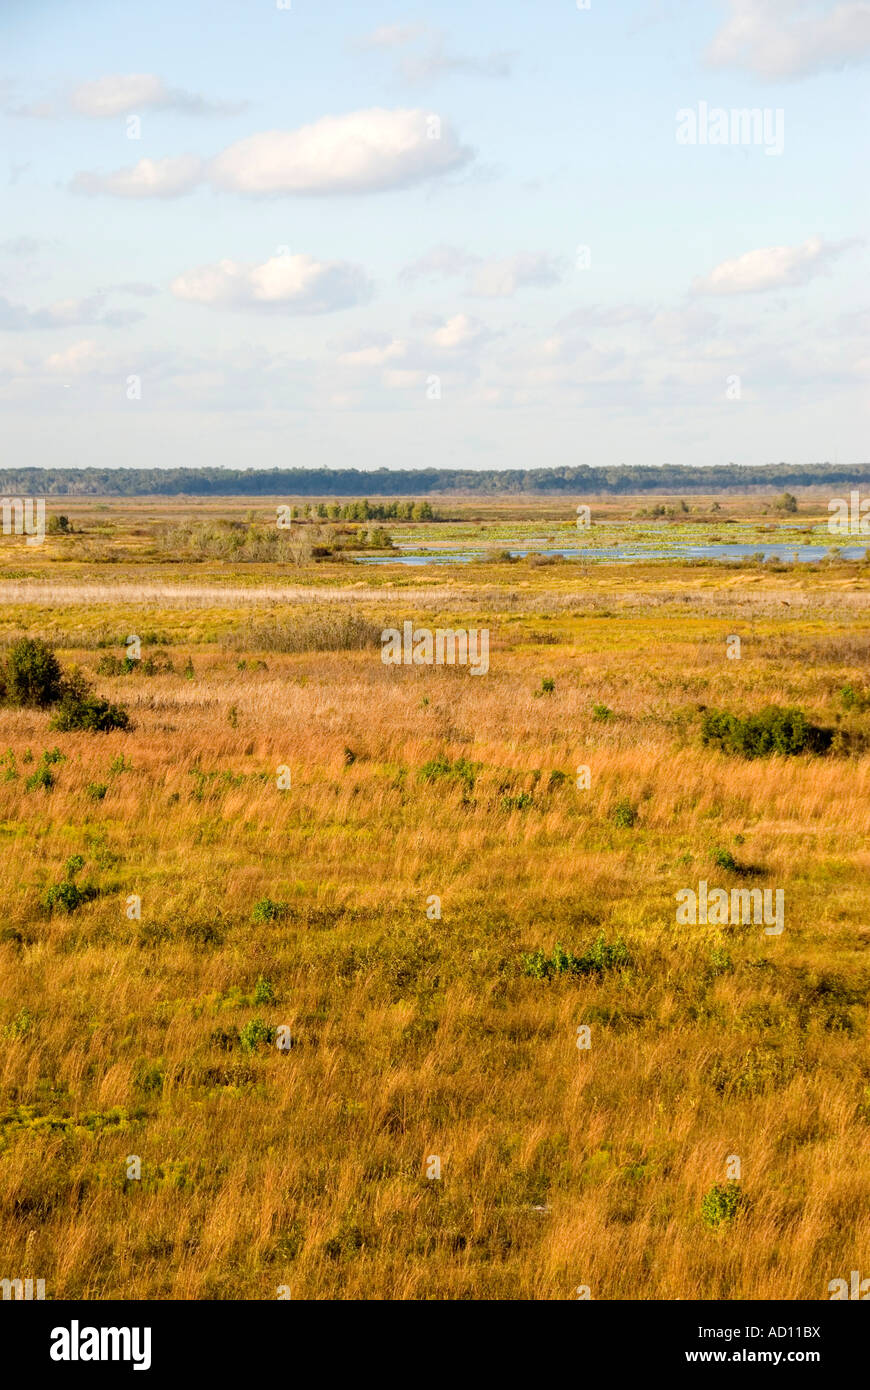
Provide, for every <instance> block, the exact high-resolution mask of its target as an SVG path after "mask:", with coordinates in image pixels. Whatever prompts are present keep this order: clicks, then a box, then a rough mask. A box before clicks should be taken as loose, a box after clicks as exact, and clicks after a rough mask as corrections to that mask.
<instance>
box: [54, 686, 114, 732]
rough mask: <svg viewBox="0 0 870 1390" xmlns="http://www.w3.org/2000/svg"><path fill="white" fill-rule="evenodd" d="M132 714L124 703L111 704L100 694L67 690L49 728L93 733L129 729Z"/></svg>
mask: <svg viewBox="0 0 870 1390" xmlns="http://www.w3.org/2000/svg"><path fill="white" fill-rule="evenodd" d="M129 727H130V716H129V714H128V713H127V711H126V710H125V709H124V706H123V705H113V704H110V702H109V701H108V700H103V699H101V698H100V696H99V695H90V694H89V695H85V696H82V695H79V694H78V693H76V692H73V691H67V693H66V694H65V695H64V697H63V699H62V700H61V701H60V704H59V705H58V706H57V710H56V711H55V714H54V717H53V719H52V721H51V724H50V725H49V728H51V729H56V730H57V731H58V732H59V733H70V732H72V731H74V730H85V731H86V732H87V733H92V734H107V733H109V732H110V730H112V729H129Z"/></svg>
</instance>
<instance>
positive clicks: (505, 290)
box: [399, 244, 565, 299]
mask: <svg viewBox="0 0 870 1390" xmlns="http://www.w3.org/2000/svg"><path fill="white" fill-rule="evenodd" d="M564 272H565V265H564V262H563V261H561V260H560V259H559V258H558V257H556V256H551V255H549V254H548V252H546V251H518V252H516V254H515V255H513V256H506V257H504V258H502V259H497V258H493V259H491V260H484V259H483V258H482V257H480V256H475V255H472V254H471V253H469V252H467V251H462V250H461V249H460V248H459V247H458V246H450V245H445V244H442V245H440V246H433V247H432V249H431V250H430V251H427V252H426V253H425V254H424V255H422V256H420V257H419V258H418V259H417V260H416V261H412V262H411V264H410V265H406V266H405V267H404V269H403V270H402V271H401V273H400V276H399V278H400V280H403V281H413V280H419V279H423V278H429V279H433V278H434V277H436V276H439V275H443V276H448V277H449V276H456V275H465V274H467V275H468V277H469V278H468V281H467V283H466V289H467V292H468V293H469V294H472V295H476V296H477V297H478V298H481V299H509V298H510V297H511V296H512V295H513V294H515V293H516V291H517V290H518V289H521V288H523V287H524V286H525V285H555V284H558V283H559V281H560V280H561V279H562V278H563V276H564Z"/></svg>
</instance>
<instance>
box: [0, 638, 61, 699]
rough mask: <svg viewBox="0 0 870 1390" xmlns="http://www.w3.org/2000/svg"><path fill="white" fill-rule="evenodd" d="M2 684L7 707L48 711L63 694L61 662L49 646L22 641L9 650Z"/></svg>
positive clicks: (30, 640) (15, 643)
mask: <svg viewBox="0 0 870 1390" xmlns="http://www.w3.org/2000/svg"><path fill="white" fill-rule="evenodd" d="M3 684H4V688H5V698H6V703H7V704H10V705H18V706H35V707H36V708H37V709H45V708H46V707H47V706H48V705H53V704H55V702H56V701H57V700H59V699H60V697H61V695H62V693H63V673H62V671H61V669H60V662H59V661H58V659H57V657H56V656H55V654H54V652H53V651H52V649H51V647H49V646H48V644H47V643H46V642H42V641H40V639H39V638H31V637H20V638H19V639H18V641H17V642H13V643H12V646H11V647H10V648H9V655H8V656H7V658H6V664H5V667H4V670H3Z"/></svg>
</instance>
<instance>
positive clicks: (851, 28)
mask: <svg viewBox="0 0 870 1390" xmlns="http://www.w3.org/2000/svg"><path fill="white" fill-rule="evenodd" d="M729 3H730V11H731V13H730V16H729V18H728V19H727V20H726V22H725V24H724V25H723V27H722V28H721V29H720V30H719V32H718V33H717V34H716V36H715V38H714V39H713V42H712V43H711V45H710V47H709V48H708V50H707V55H706V57H707V61H708V63H710V64H711V66H713V67H734V68H746V69H748V70H749V71H750V72H754V73H756V74H757V75H758V76H759V77H770V78H788V77H801V76H805V75H806V74H808V73H816V72H822V71H824V70H826V69H830V68H842V67H845V66H846V64H847V63H860V62H864V61H866V60H867V58H868V57H870V3H868V0H843V3H839V4H833V5H832V4H830V3H825V4H821V5H820V4H819V3H818V0H813V2H812V5H811V6H808V4H807V0H729Z"/></svg>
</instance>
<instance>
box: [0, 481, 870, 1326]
mask: <svg viewBox="0 0 870 1390" xmlns="http://www.w3.org/2000/svg"><path fill="white" fill-rule="evenodd" d="M279 500H283V499H279ZM656 502H659V503H661V504H662V505H664V506H666V507H667V508H671V507H672V506H673V505H674V499H672V498H661V499H652V502H651V500H650V499H648V498H645V499H643V500H642V501H641V502H638V501H637V500H634V501H633V500H632V499H627V500H626V501H624V502H619V503H612V504H611V503H608V504H602V507H601V519H600V523H599V524H602V525H606V526H607V528H608V534H609V535H612V534H619V533H620V531H621V530H622V531H624V530H625V528H626V527H628V526H629V524H630V523H631V521H632V519H633V518H635V517H636V513H637V511H638V510H639V509H641V508H646V509H650V508H651V506H653V505H655V503H656ZM433 505H434V506H435V509H436V514H437V511H438V504H437V503H433ZM692 506H693V507H697V514H696V516H695V518H694V520H692V518H691V516H690V517H689V518H688V519H687V517H686V514H685V513H682V514H680V515H675V516H674V517H673V518H668V517H662V518H660V520H659V521H658V522H657V523H656V524H658V525H660V526H661V527H662V528H663V529H664V528H667V527H669V526H679V527H680V529H681V533H683V534H685V533H686V532H687V531H688V532H691V533H692V534H697V535H703V536H709V535H710V534H713V532H712V530H711V520H710V518H711V511H710V507H711V500H710V499H706V500H702V501H701V502H698V503H696V502H694V500H693V503H692ZM49 510H50V511H52V512H59V511H62V512H63V513H64V514H66V515H68V517H69V519H70V522H71V525H72V528H73V529H72V530H71V531H70V532H68V533H67V532H63V533H60V534H58V533H54V534H50V535H49V537H48V538H47V540H46V542H45V544H44V545H43V546H39V547H29V548H28V547H26V546H25V543H24V541H23V539H22V538H20V537H14V536H10V537H2V538H0V597H2V598H3V600H4V602H3V606H2V610H0V660H2V659H3V657H4V655H5V654H6V653H7V652H8V651H9V650H10V648H11V647H12V644H13V643H15V642H16V641H17V640H19V639H20V638H21V637H22V636H27V637H31V638H40V639H42V640H44V641H46V642H48V643H50V644H51V645H52V646H53V648H54V650H55V652H56V654H57V656H58V658H59V660H60V662H61V664H62V666H63V667H64V669H65V670H71V669H72V668H74V667H78V668H80V670H81V671H82V672H83V673H84V675H85V676H86V678H87V680H88V681H89V682H90V683H91V685H92V686H93V688H94V689H95V690H96V692H97V693H98V694H99V695H100V696H102V697H104V698H105V699H106V700H110V701H117V702H121V703H122V704H123V705H124V706H125V707H126V709H127V710H128V712H129V715H130V719H131V725H132V727H131V728H130V729H129V730H122V729H117V730H113V731H111V732H108V733H90V732H75V731H73V732H59V731H53V730H52V729H51V728H50V725H51V722H52V721H51V712H50V711H49V710H42V709H36V708H30V707H26V706H25V707H12V706H9V707H3V708H0V753H2V757H0V906H2V912H0V1251H2V1268H0V1277H8V1278H14V1277H19V1278H25V1277H32V1278H34V1279H36V1278H42V1279H44V1280H45V1282H46V1292H47V1297H50V1298H55V1299H61V1298H71V1299H109V1298H119V1299H130V1300H144V1299H225V1300H231V1299H274V1298H276V1297H282V1296H286V1295H287V1293H288V1291H289V1295H290V1296H292V1297H293V1298H294V1299H307V1298H315V1299H427V1300H428V1299H436V1300H437V1299H471V1300H479V1299H571V1298H577V1297H578V1290H580V1291H582V1292H581V1294H580V1296H589V1297H591V1298H593V1299H620V1300H630V1299H655V1298H661V1299H690V1298H702V1299H733V1300H743V1299H785V1300H818V1299H827V1298H828V1297H830V1295H829V1292H828V1285H829V1282H830V1281H832V1280H834V1279H836V1278H845V1279H847V1280H848V1278H849V1274H850V1271H852V1270H854V1269H858V1270H861V1271H862V1272H863V1274H864V1275H868V1274H870V1268H868V1253H870V1201H868V1197H870V1162H868V1160H870V1054H868V1007H867V1004H868V985H870V954H868V952H870V922H868V916H867V902H868V894H867V885H868V875H870V621H868V618H870V565H868V564H867V562H866V561H863V562H855V561H851V562H847V561H845V560H843V559H841V558H838V557H837V556H836V555H833V556H832V557H831V559H830V560H826V561H824V562H822V563H819V564H806V563H801V564H768V565H761V564H758V563H744V564H739V565H725V564H721V563H707V564H701V563H699V564H677V563H672V562H668V561H662V562H653V561H650V562H643V563H637V564H632V565H629V566H626V565H622V566H617V565H607V564H581V563H578V562H576V561H555V562H547V563H542V562H541V561H540V559H539V558H537V557H534V556H532V557H530V558H529V559H527V560H522V561H514V562H507V561H505V560H504V559H503V558H501V559H499V558H498V556H497V554H496V553H494V554H493V557H492V559H489V560H487V561H485V562H483V563H479V564H475V565H473V566H468V567H466V568H463V569H462V571H461V572H458V570H456V569H451V570H446V569H445V568H439V567H437V566H434V565H432V566H421V567H419V568H415V569H414V570H413V572H409V571H407V570H403V569H401V568H400V567H398V566H390V565H389V564H386V565H383V566H377V567H375V566H366V567H365V568H364V569H362V568H360V567H359V566H357V565H356V564H355V563H354V560H353V559H352V558H351V554H350V553H349V554H348V555H341V554H337V553H336V552H335V551H334V550H333V549H332V548H331V544H330V542H329V531H330V528H329V526H328V524H326V523H324V524H323V525H318V527H317V530H318V534H317V536H314V535H313V531H312V537H311V539H310V540H307V539H306V538H305V536H302V537H301V538H297V533H294V534H293V536H292V537H291V538H289V539H288V540H287V542H286V544H287V549H286V551H283V550H282V551H281V552H280V553H277V554H273V551H274V544H273V541H272V540H271V538H270V537H269V535H268V534H267V527H268V525H269V517H270V515H271V518H272V524H274V508H273V509H272V511H271V513H270V512H269V508H268V507H267V506H265V505H260V504H258V506H257V508H255V509H253V510H252V509H251V507H250V503H249V502H247V501H245V502H236V501H233V500H231V499H227V500H226V501H223V500H218V501H214V500H209V501H208V502H204V503H199V502H190V501H172V502H167V501H165V500H161V499H147V500H143V501H137V502H131V501H124V502H120V501H119V502H108V501H107V502H104V503H98V502H94V501H93V500H87V501H82V502H78V503H77V502H75V501H74V500H71V501H70V502H67V499H53V500H52V501H51V502H50V507H49ZM722 510H723V513H727V517H731V518H734V519H735V525H738V526H740V527H742V528H744V530H745V532H746V533H747V534H749V533H750V532H753V531H757V532H758V533H759V534H760V533H762V532H764V533H765V534H770V531H769V530H766V529H765V528H773V533H774V534H777V528H778V527H779V526H780V525H781V524H782V518H778V517H777V516H776V515H775V513H774V512H772V510H771V506H770V502H769V499H764V500H759V499H757V498H728V500H727V504H726V503H725V501H724V500H723V502H722ZM445 512H446V513H449V514H448V515H445V519H444V520H443V521H441V522H439V521H437V520H433V521H431V522H429V521H426V522H421V521H419V520H418V521H414V520H408V522H407V523H403V525H402V526H401V527H396V526H393V525H391V523H389V522H378V523H377V524H378V525H379V526H384V527H385V528H386V530H387V531H388V532H391V533H392V534H393V535H394V537H398V536H401V535H404V536H406V537H411V538H413V537H417V536H419V535H421V534H425V535H427V536H437V535H439V534H443V535H448V534H451V536H460V537H461V536H464V535H466V534H468V532H469V530H470V529H473V530H474V533H475V535H479V536H480V537H482V538H483V540H484V541H485V542H486V543H487V544H489V543H491V544H492V546H493V549H494V552H497V550H498V541H499V539H500V538H501V537H503V536H504V535H505V534H506V533H508V532H509V533H510V534H511V535H515V534H517V531H516V528H517V527H518V526H526V527H527V528H528V529H529V531H530V532H532V531H533V528H534V527H537V528H538V530H537V532H536V533H535V534H539V535H545V534H549V533H548V532H544V531H541V530H540V527H541V525H542V524H544V523H546V524H549V525H551V526H552V527H553V528H555V529H556V530H558V528H559V527H563V526H564V527H570V526H572V525H573V524H574V523H573V521H572V512H573V508H571V507H569V508H567V509H566V508H565V507H564V506H563V505H562V504H561V503H559V502H554V501H553V500H552V499H550V500H548V501H547V502H546V503H543V502H541V503H537V502H535V501H534V499H531V500H529V501H517V500H513V501H511V502H505V503H492V504H487V503H485V502H482V501H481V500H480V499H474V500H473V501H468V502H467V503H462V502H458V503H457V502H456V501H453V500H451V502H450V504H449V508H445ZM824 515H825V512H824V504H823V500H821V499H817V500H816V501H813V499H808V500H804V499H801V514H800V516H799V517H798V518H797V520H798V522H800V524H801V525H803V526H806V527H807V534H808V535H809V530H810V528H812V527H814V526H815V527H817V526H818V525H819V524H820V523H821V522H822V521H823V519H824ZM597 516H598V514H597V513H596V518H597ZM790 520H791V521H792V522H794V520H795V518H794V517H792V518H790ZM645 524H646V523H645ZM721 524H722V523H721V520H719V521H718V522H717V529H718V526H720V525H721ZM311 525H312V528H314V525H315V523H311ZM439 526H440V527H442V528H444V527H446V528H448V530H446V531H444V530H442V531H441V532H439V529H438V528H439ZM234 527H235V533H236V535H237V536H238V535H241V537H242V539H241V541H238V542H237V541H233V542H232V547H231V549H232V551H233V553H223V552H222V546H223V544H224V538H225V537H226V536H227V535H228V534H230V532H232V531H233V528H234ZM239 528H241V530H240V529H239ZM693 528H694V529H693ZM298 529H299V531H304V527H303V526H300V527H299V528H298ZM363 529H364V524H363V523H359V524H357V523H348V524H347V535H348V536H349V537H350V540H351V542H353V541H354V540H355V538H357V537H356V533H358V532H360V531H361V530H363ZM594 529H595V528H593V531H594ZM182 535H183V536H185V537H187V540H185V543H184V545H183V546H182V545H181V543H180V541H179V537H180V536H182ZM173 537H174V541H173V539H172V538H173ZM358 539H359V541H360V543H361V544H362V543H366V544H368V542H366V541H365V537H364V536H361V535H360V536H359V537H358ZM377 540H378V537H377V536H376V537H375V538H374V543H373V544H374V545H375V549H376V548H377V546H376V542H377ZM282 544H283V542H282ZM318 547H319V548H320V549H322V550H326V551H327V552H328V553H327V554H325V555H322V556H318V555H317V554H316V553H315V551H316V550H317V549H318ZM408 619H410V620H412V621H414V622H416V623H423V624H425V625H427V626H428V627H430V628H435V627H469V626H473V627H480V626H486V627H488V629H489V630H490V633H491V646H490V658H489V671H488V673H487V674H486V676H485V677H480V678H477V679H476V678H473V677H471V676H470V674H469V672H468V671H467V670H465V669H462V668H461V667H446V666H444V667H435V666H411V667H396V666H386V665H384V664H383V662H382V661H381V642H380V632H381V630H382V629H383V628H386V627H391V626H401V623H402V621H403V620H408ZM131 635H136V636H138V637H139V639H140V641H141V659H140V660H139V661H134V662H128V661H126V660H125V657H126V651H127V648H126V647H125V643H126V642H127V639H128V637H130V636H131ZM734 636H739V637H740V656H739V658H737V659H734V658H733V657H732V656H729V655H728V651H729V639H731V638H733V637H734ZM732 650H733V647H732ZM768 706H781V707H787V708H794V707H797V708H799V709H801V710H802V711H804V712H805V713H806V715H807V717H808V719H810V720H811V721H812V722H813V724H814V725H817V726H819V727H821V728H824V729H825V730H827V731H828V733H830V735H831V737H830V740H829V746H828V747H827V748H826V751H825V752H824V753H823V754H818V753H812V752H808V751H805V752H800V751H798V752H796V753H793V754H786V753H781V754H774V755H773V756H765V757H755V758H748V757H743V756H740V755H738V754H735V753H730V752H727V751H724V750H723V749H722V748H719V747H716V746H714V745H712V744H710V743H709V742H708V743H705V742H704V739H703V727H704V717H705V714H707V713H709V712H710V711H716V710H724V711H729V712H734V713H735V714H736V715H739V716H746V715H751V714H754V713H758V712H760V711H762V710H764V709H765V707H768ZM279 769H286V770H287V771H286V773H285V774H284V776H283V777H282V776H281V774H280V772H279ZM581 769H588V775H586V776H584V775H583V774H582V773H581V771H580V770H581ZM288 780H289V785H286V783H287V782H288ZM587 783H588V785H587ZM701 880H704V881H707V882H709V884H710V885H711V886H713V885H717V886H721V887H723V888H726V889H727V890H729V891H730V890H732V889H736V888H750V889H752V888H756V887H758V888H781V889H783V890H784V895H785V904H786V912H785V929H784V931H783V932H782V934H781V935H779V936H772V935H768V934H766V933H765V931H764V929H763V927H762V926H759V925H756V924H753V923H740V924H732V923H728V924H723V925H718V924H717V925H713V924H701V925H697V926H684V925H678V923H677V920H676V894H677V893H678V892H679V891H680V890H682V889H685V888H696V887H697V885H698V883H699V882H700V881H701ZM584 1029H585V1030H586V1031H582V1030H584ZM578 1030H581V1031H578ZM136 1160H138V1163H137V1162H136ZM434 1160H438V1162H437V1163H436V1162H434ZM735 1160H737V1162H736V1163H735Z"/></svg>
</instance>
